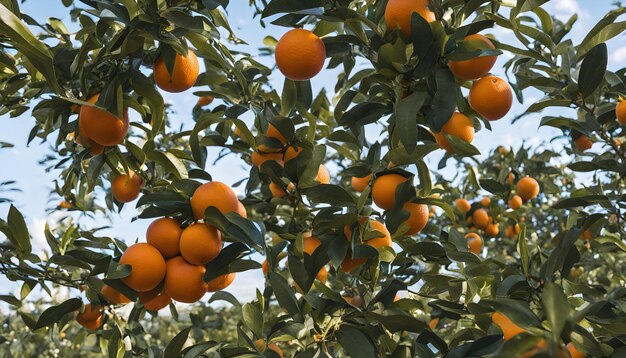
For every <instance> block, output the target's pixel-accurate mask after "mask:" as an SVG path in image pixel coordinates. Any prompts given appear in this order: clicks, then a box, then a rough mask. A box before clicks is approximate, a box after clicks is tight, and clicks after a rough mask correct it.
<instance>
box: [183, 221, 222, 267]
mask: <svg viewBox="0 0 626 358" xmlns="http://www.w3.org/2000/svg"><path fill="white" fill-rule="evenodd" d="M221 251H222V235H221V233H220V232H219V230H217V229H216V228H214V227H213V226H211V225H208V224H204V223H194V224H191V225H189V226H187V227H186V228H185V230H183V233H182V235H181V236H180V254H181V255H182V256H183V258H184V259H185V260H187V262H189V263H190V264H193V265H204V264H206V263H207V262H210V261H212V260H213V259H214V258H216V257H217V255H219V254H220V252H221Z"/></svg>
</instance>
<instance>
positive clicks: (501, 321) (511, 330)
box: [491, 312, 526, 341]
mask: <svg viewBox="0 0 626 358" xmlns="http://www.w3.org/2000/svg"><path fill="white" fill-rule="evenodd" d="M491 321H492V322H493V323H494V324H495V325H496V326H498V327H500V330H502V334H503V335H504V340H505V341H508V340H509V339H511V338H513V337H515V336H516V335H518V334H520V333H524V332H526V330H525V329H523V328H522V327H520V326H518V325H516V324H515V323H513V322H512V321H511V320H510V319H509V318H508V317H507V316H505V315H503V314H502V313H500V312H494V313H493V315H491Z"/></svg>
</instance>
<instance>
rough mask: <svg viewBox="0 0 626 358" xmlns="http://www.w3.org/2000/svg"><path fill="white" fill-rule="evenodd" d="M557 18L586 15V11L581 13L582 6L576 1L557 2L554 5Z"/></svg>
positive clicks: (564, 0) (558, 0)
mask: <svg viewBox="0 0 626 358" xmlns="http://www.w3.org/2000/svg"><path fill="white" fill-rule="evenodd" d="M553 7H554V11H555V14H554V15H555V16H556V17H565V18H569V17H570V16H572V15H574V14H580V15H584V14H586V13H585V12H584V11H581V9H580V6H579V5H578V2H577V1H576V0H556V1H554V3H553Z"/></svg>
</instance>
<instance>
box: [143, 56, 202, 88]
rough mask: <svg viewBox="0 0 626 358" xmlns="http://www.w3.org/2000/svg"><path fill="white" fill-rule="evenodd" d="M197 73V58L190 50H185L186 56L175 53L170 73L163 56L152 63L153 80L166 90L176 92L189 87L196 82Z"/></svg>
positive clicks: (198, 71) (198, 70) (198, 68)
mask: <svg viewBox="0 0 626 358" xmlns="http://www.w3.org/2000/svg"><path fill="white" fill-rule="evenodd" d="M199 73H200V67H199V65H198V58H197V57H196V54H195V53H193V51H191V50H189V51H188V52H187V56H183V55H181V54H179V53H177V54H176V59H175V60H174V68H173V69H172V72H171V73H170V71H168V69H167V66H166V65H165V60H164V59H163V57H159V59H158V60H157V61H156V62H155V63H154V82H155V83H156V85H157V86H159V88H160V89H162V90H164V91H167V92H172V93H178V92H183V91H186V90H188V89H190V88H191V87H193V85H194V84H195V83H196V80H197V79H198V74H199Z"/></svg>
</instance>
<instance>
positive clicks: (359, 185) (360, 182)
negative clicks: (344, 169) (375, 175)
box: [350, 173, 372, 193]
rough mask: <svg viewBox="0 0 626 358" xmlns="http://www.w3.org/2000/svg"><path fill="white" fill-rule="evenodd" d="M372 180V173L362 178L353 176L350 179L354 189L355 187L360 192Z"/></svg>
mask: <svg viewBox="0 0 626 358" xmlns="http://www.w3.org/2000/svg"><path fill="white" fill-rule="evenodd" d="M371 180H372V173H370V174H368V175H366V176H364V177H361V178H357V177H352V179H351V180H350V184H351V185H352V189H354V190H355V191H357V192H359V193H362V192H363V190H365V188H367V186H368V185H370V181H371Z"/></svg>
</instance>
